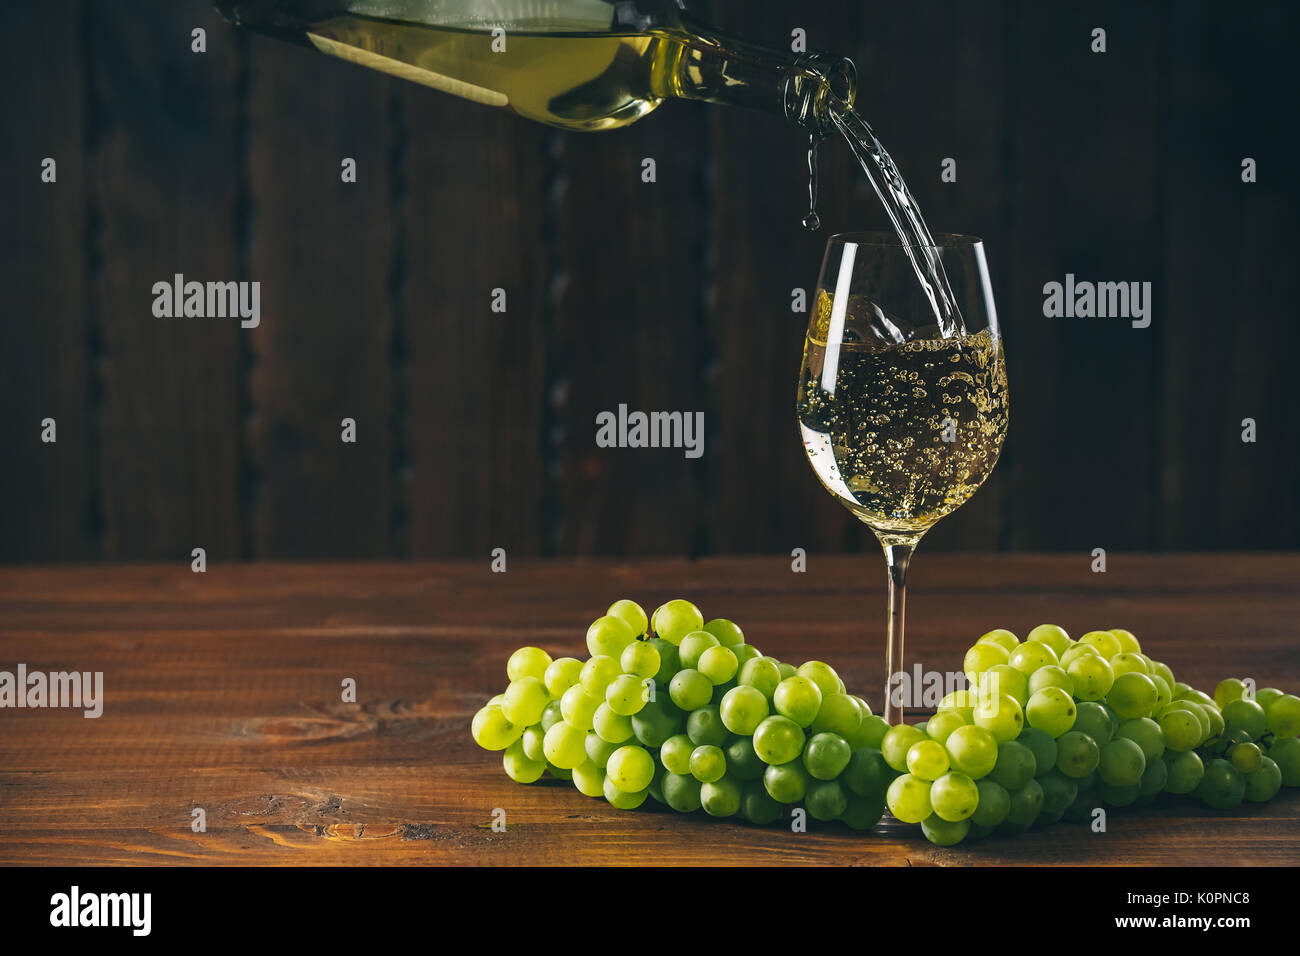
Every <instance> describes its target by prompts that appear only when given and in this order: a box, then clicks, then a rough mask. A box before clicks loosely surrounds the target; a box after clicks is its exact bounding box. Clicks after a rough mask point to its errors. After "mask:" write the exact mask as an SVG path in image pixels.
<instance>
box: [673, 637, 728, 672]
mask: <svg viewBox="0 0 1300 956" xmlns="http://www.w3.org/2000/svg"><path fill="white" fill-rule="evenodd" d="M721 646H722V645H721V644H719V643H718V639H717V638H716V637H714V636H713V635H712V634H710V633H709V632H708V631H704V630H699V631H691V633H689V634H687V635H686V636H685V637H683V638H682V642H681V644H679V645H678V647H677V653H678V654H679V655H680V656H681V661H682V667H693V668H695V669H696V670H698V669H699V663H700V655H701V654H703V653H704V652H705V651H707V650H708V649H709V648H710V647H721ZM733 656H734V652H733Z"/></svg>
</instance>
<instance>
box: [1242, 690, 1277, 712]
mask: <svg viewBox="0 0 1300 956" xmlns="http://www.w3.org/2000/svg"><path fill="white" fill-rule="evenodd" d="M1242 696H1245V695H1244V694H1243V695H1242ZM1282 696H1284V694H1283V692H1282V691H1280V690H1278V689H1277V688H1276V687H1261V688H1260V689H1259V690H1257V691H1255V703H1257V704H1259V706H1261V707H1263V708H1264V713H1265V714H1267V713H1268V705H1269V704H1271V703H1273V701H1275V700H1277V699H1278V698H1279V697H1282Z"/></svg>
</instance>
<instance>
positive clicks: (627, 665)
mask: <svg viewBox="0 0 1300 956" xmlns="http://www.w3.org/2000/svg"><path fill="white" fill-rule="evenodd" d="M618 662H619V666H620V667H622V668H623V673H624V674H631V675H632V676H633V677H654V676H655V675H656V674H658V673H659V667H660V665H661V663H662V662H661V661H660V660H659V651H658V649H657V648H656V647H655V646H654V645H653V644H651V643H650V642H649V641H633V642H632V643H631V644H629V645H628V646H627V647H625V648H623V653H622V655H621V656H620V657H619V659H618Z"/></svg>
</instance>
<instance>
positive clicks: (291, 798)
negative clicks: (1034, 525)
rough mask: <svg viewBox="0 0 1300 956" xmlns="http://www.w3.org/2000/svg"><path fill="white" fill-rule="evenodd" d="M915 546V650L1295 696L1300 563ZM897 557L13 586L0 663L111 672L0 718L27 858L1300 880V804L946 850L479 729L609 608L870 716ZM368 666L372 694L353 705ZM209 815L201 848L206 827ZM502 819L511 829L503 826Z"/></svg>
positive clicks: (94, 577)
mask: <svg viewBox="0 0 1300 956" xmlns="http://www.w3.org/2000/svg"><path fill="white" fill-rule="evenodd" d="M1090 562H1091V557H1090V556H1087V555H1053V556H1033V555H1014V556H982V555H942V554H926V553H925V552H924V550H922V552H921V553H920V554H919V555H918V558H917V560H916V561H915V563H914V565H913V571H912V580H911V582H910V584H911V589H910V590H911V597H912V601H911V606H910V608H909V616H908V625H909V647H908V659H909V661H910V662H920V663H922V664H923V665H924V666H926V667H927V668H929V669H940V670H945V671H946V670H959V669H960V661H961V653H962V651H963V649H964V648H965V647H966V646H967V645H968V644H969V643H970V642H971V641H972V640H973V639H974V638H975V637H977V636H978V635H979V634H981V633H982V632H984V631H986V630H988V629H990V628H992V627H996V626H1005V627H1009V628H1011V629H1013V630H1015V631H1017V632H1018V633H1020V634H1022V635H1023V634H1024V633H1025V632H1026V631H1027V630H1028V629H1029V628H1030V627H1031V626H1033V625H1034V624H1038V623H1042V622H1054V623H1059V624H1061V625H1063V626H1064V627H1065V628H1067V630H1069V631H1070V632H1071V633H1074V634H1078V633H1081V632H1082V631H1084V630H1087V629H1090V628H1094V627H1118V626H1123V627H1127V628H1129V629H1131V630H1133V631H1134V632H1135V633H1136V634H1137V635H1138V636H1139V638H1141V639H1142V641H1143V646H1144V648H1145V649H1146V650H1147V652H1148V653H1150V654H1151V655H1152V656H1154V657H1157V658H1159V659H1162V660H1165V661H1166V662H1168V663H1170V664H1171V665H1172V667H1173V668H1174V671H1175V673H1176V674H1177V675H1178V676H1179V677H1180V678H1181V679H1184V680H1187V681H1189V682H1190V683H1193V684H1194V685H1196V686H1199V687H1202V688H1205V689H1212V688H1213V686H1214V683H1215V682H1216V681H1217V680H1219V679H1220V678H1222V677H1225V676H1229V675H1236V676H1251V675H1253V676H1256V677H1257V678H1258V679H1259V680H1260V685H1261V686H1267V685H1269V684H1272V685H1277V686H1280V687H1283V688H1286V689H1290V690H1292V691H1294V690H1296V689H1297V687H1300V651H1298V646H1300V644H1298V640H1297V638H1298V636H1300V635H1298V632H1297V621H1300V594H1298V593H1297V588H1296V585H1297V582H1298V581H1300V556H1297V555H1295V554H1280V553H1279V554H1269V555H1241V554H1233V555H1229V554H1216V555H1200V556H1130V555H1122V554H1113V555H1111V556H1110V558H1109V565H1108V570H1107V571H1106V573H1104V574H1094V573H1092V571H1091V570H1090V567H1089V565H1090ZM883 577H884V571H883V565H882V564H881V562H880V561H879V560H878V559H877V557H876V556H875V555H859V556H835V557H832V556H822V555H818V554H813V555H811V556H810V558H809V561H808V571H807V573H802V574H796V573H792V571H791V568H790V564H789V559H788V558H785V557H781V556H774V557H750V558H734V559H730V558H729V559H711V560H706V561H699V562H688V561H685V560H656V561H643V562H634V563H610V562H601V563H592V562H570V561H549V562H541V561H528V560H524V559H511V560H510V563H509V570H508V572H507V573H504V574H498V573H492V572H491V571H490V569H489V565H488V561H487V560H486V559H485V560H483V561H481V562H474V563H436V564H431V563H417V564H319V565H315V564H311V565H309V564H258V565H243V566H230V567H221V566H214V567H211V568H210V569H209V570H208V571H207V572H206V573H203V574H196V573H192V572H191V571H190V570H189V569H188V566H185V565H182V566H179V567H172V566H167V567H162V566H117V567H59V568H8V569H3V570H0V670H10V671H12V670H14V669H15V667H16V665H17V664H18V663H19V662H23V663H25V664H27V666H28V669H29V670H43V671H47V672H48V671H57V670H73V669H75V670H80V671H103V673H104V684H105V700H106V702H105V708H104V713H103V716H102V717H100V718H98V719H85V718H83V717H82V716H81V714H80V712H79V711H69V710H55V709H45V710H31V709H24V710H8V709H6V710H2V711H0V862H3V863H7V864H14V863H22V864H56V863H57V864H79V863H89V864H125V863H132V864H142V863H143V864H370V863H380V864H400V863H411V864H483V863H487V864H528V863H559V864H567V863H609V864H642V863H655V864H681V863H688V864H689V863H728V864H731V863H735V864H800V863H836V864H884V865H897V864H903V865H925V864H943V865H951V864H982V863H997V864H1008V863H1010V864H1019V863H1048V864H1058V863H1084V864H1087V863H1107V864H1116V863H1119V864H1166V863H1169V864H1182V865H1200V864H1210V863H1216V864H1224V863H1228V864H1231V863H1266V864H1287V865H1295V864H1297V863H1300V826H1298V825H1297V824H1300V791H1296V790H1289V791H1283V795H1282V796H1281V797H1280V798H1279V799H1277V800H1275V801H1273V802H1272V803H1270V804H1268V805H1265V806H1255V805H1249V804H1248V805H1244V806H1243V807H1241V808H1240V809H1238V810H1235V811H1232V812H1229V813H1224V814H1218V813H1212V812H1210V811H1208V810H1205V809H1203V808H1198V807H1195V806H1191V805H1188V804H1176V805H1173V806H1162V807H1150V808H1146V809H1142V810H1137V811H1132V812H1117V813H1115V814H1113V815H1112V817H1111V821H1110V826H1109V829H1108V832H1106V833H1105V834H1094V833H1092V832H1091V831H1090V830H1089V829H1088V828H1087V827H1081V826H1071V825H1066V824H1058V825H1056V826H1052V827H1048V828H1045V829H1042V830H1037V831H1032V832H1030V833H1028V834H1025V835H1021V836H1017V837H1014V838H998V839H992V840H985V841H980V842H978V843H974V844H971V845H968V846H960V847H956V848H953V849H947V850H943V849H937V848H935V847H932V846H931V845H930V844H928V843H927V842H925V840H924V839H923V838H922V837H921V835H920V833H919V830H918V829H917V828H907V829H902V830H899V829H890V830H882V831H878V832H877V833H875V834H857V833H854V832H852V831H850V830H848V829H847V828H844V827H841V826H839V825H819V824H816V823H815V822H814V823H813V824H812V826H811V828H810V832H808V833H800V834H795V833H791V832H790V831H789V830H788V829H786V828H781V827H778V828H770V829H758V828H753V827H750V826H747V825H742V824H737V823H729V822H718V821H714V820H711V819H708V818H705V817H703V816H702V815H700V814H695V815H692V816H690V817H682V816H680V815H677V814H674V813H672V812H671V811H667V810H664V809H662V808H659V809H656V810H649V811H646V810H642V811H638V812H631V813H630V812H621V811H616V810H614V809H613V808H611V807H610V806H609V805H608V804H606V803H604V802H603V801H599V800H591V799H588V798H585V797H583V796H581V795H579V794H578V793H577V792H576V791H574V790H573V789H572V787H571V786H570V785H568V784H563V783H561V782H559V781H551V782H550V783H543V784H538V785H534V786H528V787H525V786H520V785H518V784H515V783H513V782H511V781H510V780H509V779H507V778H506V776H505V775H504V773H503V772H502V770H501V765H500V756H499V755H497V754H489V753H485V752H483V751H481V750H479V749H478V748H477V747H475V746H474V745H473V743H472V741H471V740H470V737H469V729H468V727H469V719H470V715H471V714H472V713H473V712H474V710H475V709H476V708H478V707H479V706H480V705H481V704H482V703H483V701H484V700H485V698H487V697H488V696H490V695H492V694H494V693H497V692H499V691H500V690H501V689H502V688H503V687H504V684H505V660H506V656H507V655H508V654H509V652H510V651H511V650H512V649H514V648H515V647H517V646H520V645H523V644H537V645H540V646H542V647H545V648H546V649H547V650H549V651H550V652H551V653H552V654H554V655H559V654H566V653H567V654H575V655H576V654H579V653H582V652H583V651H584V634H585V629H586V625H587V624H588V623H589V622H590V621H591V620H592V619H593V618H594V617H596V616H597V615H598V614H600V613H601V612H602V610H603V609H604V608H605V607H606V606H607V605H608V604H609V603H610V602H611V601H613V600H614V599H615V598H619V597H624V596H627V597H632V598H635V599H638V600H640V601H641V602H642V603H643V604H646V605H650V606H653V605H655V604H658V603H659V602H661V601H663V600H666V599H667V598H670V597H676V596H689V597H691V598H693V599H695V600H696V601H697V603H699V604H700V606H701V607H702V609H703V610H704V612H705V614H706V615H707V616H725V617H731V618H733V619H735V620H736V621H737V622H739V623H740V624H741V625H742V626H743V627H744V629H745V632H746V634H747V636H748V639H749V640H750V642H751V643H754V644H756V645H757V646H758V647H760V648H761V649H762V650H763V651H764V652H766V653H771V654H774V655H776V656H778V657H780V658H782V659H784V660H789V661H793V662H796V663H797V662H799V661H801V660H803V659H804V658H819V659H824V660H827V661H829V662H830V663H832V664H833V665H835V666H836V667H837V668H838V669H839V670H840V673H841V674H842V676H843V677H844V679H845V680H846V682H847V683H848V684H849V686H850V689H855V690H858V691H859V692H861V691H863V690H865V691H866V692H867V693H866V696H867V697H868V698H869V699H870V700H871V703H872V705H873V706H876V707H878V705H879V703H880V693H879V690H878V685H879V683H880V682H881V680H882V671H883V662H882V660H881V658H882V656H883V636H882V625H883V617H884V589H883ZM349 677H350V678H354V679H355V680H356V683H357V701H358V702H357V703H344V702H342V700H341V691H340V688H341V682H342V681H343V680H344V679H345V678H349ZM195 808H202V809H203V810H204V813H205V815H206V832H197V833H196V832H193V831H192V829H191V820H192V817H191V813H192V811H193V810H194V809H195ZM495 808H501V809H504V810H505V812H506V822H507V827H506V830H505V832H493V830H492V828H491V826H490V820H491V816H492V812H493V810H494V809H495Z"/></svg>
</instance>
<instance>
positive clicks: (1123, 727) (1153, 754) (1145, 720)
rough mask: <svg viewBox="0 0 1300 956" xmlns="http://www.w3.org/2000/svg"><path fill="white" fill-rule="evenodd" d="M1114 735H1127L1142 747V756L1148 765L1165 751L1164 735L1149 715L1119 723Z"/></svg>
mask: <svg viewBox="0 0 1300 956" xmlns="http://www.w3.org/2000/svg"><path fill="white" fill-rule="evenodd" d="M1115 736H1116V737H1127V738H1128V739H1129V740H1131V741H1133V742H1134V743H1135V744H1137V745H1138V746H1139V747H1141V748H1142V756H1143V757H1145V758H1146V762H1147V764H1148V765H1149V764H1150V763H1151V761H1153V760H1156V759H1157V758H1159V757H1160V755H1161V754H1163V753H1164V752H1165V736H1164V732H1163V731H1162V730H1161V729H1160V725H1159V724H1158V723H1156V722H1155V721H1154V720H1152V719H1151V718H1150V717H1138V718H1136V719H1134V720H1126V721H1124V723H1122V724H1120V725H1119V730H1118V731H1117V732H1116V734H1115Z"/></svg>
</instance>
